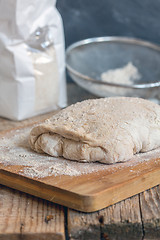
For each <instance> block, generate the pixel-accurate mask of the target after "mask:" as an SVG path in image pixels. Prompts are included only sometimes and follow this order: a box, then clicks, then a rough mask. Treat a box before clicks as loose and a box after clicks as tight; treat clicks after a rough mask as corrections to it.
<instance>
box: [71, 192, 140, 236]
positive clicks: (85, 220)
mask: <svg viewBox="0 0 160 240" xmlns="http://www.w3.org/2000/svg"><path fill="white" fill-rule="evenodd" d="M68 233H69V236H70V238H71V239H94V240H96V239H97V240H99V239H109V240H112V239H114V240H115V239H123V240H128V239H130V240H132V239H134V240H141V239H142V236H143V232H142V222H141V215H140V209H139V197H138V195H137V196H134V197H132V198H130V199H127V200H124V201H121V202H120V203H117V204H115V205H112V206H110V207H108V208H105V209H103V210H100V211H98V212H95V213H91V214H85V213H81V212H77V211H74V210H68Z"/></svg>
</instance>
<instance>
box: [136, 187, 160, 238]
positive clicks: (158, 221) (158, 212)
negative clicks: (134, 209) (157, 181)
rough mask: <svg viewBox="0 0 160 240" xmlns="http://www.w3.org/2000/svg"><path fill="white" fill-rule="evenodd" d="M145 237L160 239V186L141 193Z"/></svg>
mask: <svg viewBox="0 0 160 240" xmlns="http://www.w3.org/2000/svg"><path fill="white" fill-rule="evenodd" d="M140 204H141V213H142V222H143V230H144V235H145V239H146V240H147V239H148V240H149V239H153V236H154V239H157V240H158V239H160V186H156V187H154V188H153V189H150V190H148V191H145V192H143V193H141V194H140Z"/></svg>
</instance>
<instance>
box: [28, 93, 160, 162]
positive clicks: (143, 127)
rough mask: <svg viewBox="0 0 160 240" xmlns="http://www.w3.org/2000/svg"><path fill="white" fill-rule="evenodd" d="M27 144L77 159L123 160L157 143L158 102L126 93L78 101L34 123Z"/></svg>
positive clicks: (159, 139)
mask: <svg viewBox="0 0 160 240" xmlns="http://www.w3.org/2000/svg"><path fill="white" fill-rule="evenodd" d="M30 145H31V147H32V149H33V150H35V151H37V152H39V153H44V152H45V153H48V154H49V155H51V156H55V157H58V156H63V157H64V158H66V159H70V160H77V161H81V162H86V161H87V162H95V161H98V162H102V163H107V164H111V163H116V162H125V161H126V160H128V159H130V158H132V156H133V155H134V154H136V153H139V152H147V151H150V150H152V149H155V148H157V147H159V146H160V106H159V105H157V104H155V103H153V102H150V101H148V100H144V99H140V98H127V97H115V98H102V99H94V100H93V99H92V100H86V101H83V102H79V103H76V104H74V105H71V106H69V107H67V108H66V109H63V110H61V111H60V112H59V113H57V114H55V115H53V117H51V118H50V119H48V120H46V121H45V122H44V123H42V124H39V125H37V126H36V127H34V128H33V129H32V131H31V133H30Z"/></svg>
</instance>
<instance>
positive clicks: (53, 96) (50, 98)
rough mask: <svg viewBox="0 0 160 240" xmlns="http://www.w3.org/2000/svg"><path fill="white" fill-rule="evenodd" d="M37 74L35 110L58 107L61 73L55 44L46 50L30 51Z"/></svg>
mask: <svg viewBox="0 0 160 240" xmlns="http://www.w3.org/2000/svg"><path fill="white" fill-rule="evenodd" d="M28 54H29V56H30V57H31V59H32V62H33V67H34V75H35V111H36V112H41V111H44V110H45V111H46V110H47V109H53V106H55V108H57V105H58V98H59V84H58V82H59V79H58V78H59V75H58V65H57V59H56V52H55V49H54V47H53V46H50V47H49V48H47V49H46V50H45V51H39V50H37V51H28Z"/></svg>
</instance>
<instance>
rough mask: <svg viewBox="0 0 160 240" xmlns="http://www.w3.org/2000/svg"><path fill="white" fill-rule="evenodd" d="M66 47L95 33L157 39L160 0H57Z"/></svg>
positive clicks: (158, 34) (159, 24)
mask: <svg viewBox="0 0 160 240" xmlns="http://www.w3.org/2000/svg"><path fill="white" fill-rule="evenodd" d="M57 8H58V9H59V12H60V13H61V16H62V18H63V22H64V30H65V39H66V47H67V46H68V45H70V44H71V43H73V42H76V41H78V40H82V39H85V38H90V37H97V36H107V35H108V36H109V35H112V36H113V35H115V36H129V37H137V38H141V39H144V40H148V41H152V42H155V43H160V0H57Z"/></svg>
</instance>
